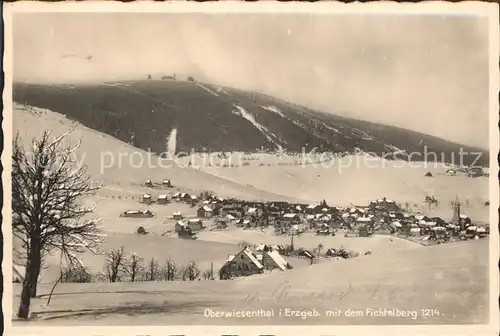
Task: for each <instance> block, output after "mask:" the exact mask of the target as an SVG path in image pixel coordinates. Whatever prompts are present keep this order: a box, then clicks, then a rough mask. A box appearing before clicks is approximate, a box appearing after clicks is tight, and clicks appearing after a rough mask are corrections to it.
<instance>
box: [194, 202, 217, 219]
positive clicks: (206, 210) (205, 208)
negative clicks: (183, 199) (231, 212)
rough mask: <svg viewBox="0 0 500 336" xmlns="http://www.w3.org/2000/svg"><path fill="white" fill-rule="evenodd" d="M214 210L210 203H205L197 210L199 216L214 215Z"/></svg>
mask: <svg viewBox="0 0 500 336" xmlns="http://www.w3.org/2000/svg"><path fill="white" fill-rule="evenodd" d="M213 215H214V212H213V210H212V208H211V207H209V206H208V205H203V206H202V207H201V208H199V209H198V211H197V216H198V217H199V218H211V217H213Z"/></svg>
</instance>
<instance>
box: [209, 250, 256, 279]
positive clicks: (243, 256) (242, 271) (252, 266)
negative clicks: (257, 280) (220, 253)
mask: <svg viewBox="0 0 500 336" xmlns="http://www.w3.org/2000/svg"><path fill="white" fill-rule="evenodd" d="M263 272H264V266H263V265H262V264H261V263H260V262H259V261H258V260H257V256H256V255H254V254H253V253H252V251H251V250H250V249H249V248H248V247H245V248H244V249H242V250H241V251H240V252H239V253H238V254H236V255H229V258H228V260H227V261H226V263H225V264H224V266H222V268H221V269H220V270H219V276H220V279H221V280H227V279H231V278H232V277H238V276H249V275H254V274H259V273H263Z"/></svg>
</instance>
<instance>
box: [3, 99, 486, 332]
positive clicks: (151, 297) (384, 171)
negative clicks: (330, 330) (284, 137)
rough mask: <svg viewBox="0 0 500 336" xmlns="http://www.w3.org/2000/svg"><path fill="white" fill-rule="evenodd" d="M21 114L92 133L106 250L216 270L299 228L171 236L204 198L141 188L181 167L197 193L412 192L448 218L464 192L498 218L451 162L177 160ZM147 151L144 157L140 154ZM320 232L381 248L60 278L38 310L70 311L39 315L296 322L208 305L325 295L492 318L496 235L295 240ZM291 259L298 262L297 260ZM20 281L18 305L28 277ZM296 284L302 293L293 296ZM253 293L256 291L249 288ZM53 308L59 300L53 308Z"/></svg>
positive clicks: (359, 197)
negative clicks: (312, 260) (157, 279)
mask: <svg viewBox="0 0 500 336" xmlns="http://www.w3.org/2000/svg"><path fill="white" fill-rule="evenodd" d="M13 119H14V134H15V133H16V132H19V133H20V135H21V136H22V137H23V139H24V140H25V142H26V143H29V141H30V139H31V138H32V137H34V136H38V135H40V134H41V132H42V131H43V130H44V129H46V128H47V129H51V130H52V133H53V135H54V136H56V135H60V134H62V133H64V132H66V131H67V130H68V129H69V128H70V127H71V126H72V125H73V126H75V127H76V128H75V130H74V131H73V133H72V136H71V138H72V139H73V140H74V141H76V140H77V139H80V138H82V141H83V142H82V146H81V148H80V151H79V152H78V153H77V155H78V157H79V158H81V159H82V162H83V164H85V165H87V166H88V171H89V173H90V174H91V176H92V177H93V178H94V179H96V180H98V181H100V182H101V183H102V185H103V187H102V189H101V190H100V191H99V192H98V194H97V196H96V197H93V198H91V199H88V200H86V202H88V203H90V204H93V205H95V206H96V216H98V217H100V218H101V219H102V223H103V224H102V225H103V230H104V231H105V233H106V237H105V238H104V243H103V245H102V246H101V249H102V250H103V251H106V250H107V249H109V248H116V247H118V246H120V245H123V246H124V247H125V250H126V251H127V252H137V253H138V254H140V255H141V256H143V257H144V258H145V259H148V258H151V257H155V258H157V259H158V260H160V261H164V260H167V259H169V258H171V259H172V260H174V261H176V262H177V263H178V264H181V265H182V264H186V263H188V262H190V261H195V262H197V263H198V265H199V266H200V268H201V269H202V270H205V269H207V268H208V267H210V264H211V263H213V264H214V268H216V269H217V268H218V267H220V265H222V263H223V262H224V260H225V259H226V258H227V255H228V254H233V253H235V252H237V251H238V245H237V244H238V243H239V242H241V241H243V240H244V241H247V242H250V243H253V244H260V243H266V244H289V239H290V238H289V237H284V236H275V235H273V234H272V233H270V232H261V231H259V230H256V231H250V230H247V231H243V230H239V229H230V230H226V231H212V232H210V231H206V232H201V233H200V234H199V239H198V240H196V241H188V240H182V239H179V238H174V237H168V236H161V233H162V232H164V231H167V230H171V229H172V228H173V224H174V222H173V221H172V220H171V219H169V217H170V216H171V215H172V213H173V212H174V211H181V212H183V214H185V215H186V216H195V210H196V208H190V207H189V206H187V205H184V204H178V203H173V204H169V205H152V206H147V207H146V206H145V205H142V204H140V203H139V198H140V197H141V195H142V194H143V193H144V192H151V190H150V189H148V188H146V187H142V186H140V184H141V183H143V182H144V181H145V180H146V179H151V180H153V181H156V182H161V181H162V180H163V179H165V178H168V179H171V181H172V183H173V184H174V186H175V188H173V189H172V190H170V191H168V192H169V193H172V192H174V191H177V190H181V191H187V192H191V191H193V192H196V193H199V192H201V191H204V190H207V191H212V192H214V193H216V194H217V195H219V196H222V197H236V198H242V199H250V200H252V199H253V200H288V201H301V202H306V203H308V202H310V203H316V202H319V201H320V200H322V199H326V200H327V201H328V202H329V203H331V204H339V205H348V204H349V203H352V204H366V203H368V202H369V201H370V200H372V199H376V198H379V197H382V196H386V197H388V198H392V199H395V200H397V202H398V203H401V204H403V205H404V204H405V202H407V203H408V205H409V206H410V207H411V208H413V209H414V210H420V211H422V212H424V213H425V212H430V211H432V212H433V213H437V214H439V215H441V216H443V217H444V218H450V217H451V208H450V207H449V202H450V201H452V200H454V199H455V198H456V197H457V196H458V197H459V198H460V199H461V200H462V201H463V203H464V212H466V213H467V214H468V215H469V216H470V217H471V218H472V220H473V221H474V220H480V221H487V218H488V207H486V206H484V202H485V201H487V200H488V189H487V185H488V181H487V179H486V178H476V179H469V178H467V177H465V176H454V177H451V176H445V175H444V171H445V168H411V167H405V168H395V167H394V166H393V164H392V163H390V162H389V163H387V164H386V166H385V167H384V168H382V167H378V168H368V167H359V168H356V167H353V166H347V165H344V166H346V167H345V169H344V170H342V171H341V172H339V171H338V170H337V169H335V167H333V168H326V167H318V166H317V167H314V166H312V165H308V166H304V167H302V166H294V165H279V164H274V162H276V161H272V160H270V161H266V160H264V161H262V165H261V164H260V163H259V164H249V165H246V166H245V165H243V166H241V167H238V168H235V167H223V168H215V167H207V166H204V167H200V168H199V169H197V168H180V167H178V166H176V165H175V164H172V165H171V166H170V167H165V166H161V165H160V163H159V161H158V159H157V158H155V157H150V159H148V156H147V153H146V152H144V151H141V150H139V149H137V148H134V147H132V146H130V145H128V144H125V143H123V142H120V141H118V140H116V139H114V138H112V137H111V136H108V135H105V134H102V133H99V132H96V131H94V130H91V129H88V128H85V127H83V126H81V125H76V124H74V123H73V122H72V121H70V120H68V119H66V118H65V117H64V116H62V115H59V114H56V113H54V112H50V111H41V110H37V109H31V110H29V111H28V110H27V109H26V108H23V107H20V106H16V110H15V111H14V118H13ZM141 157H142V160H143V161H144V162H143V164H139V163H140V158H141ZM255 157H257V158H258V159H259V160H262V158H270V157H271V156H269V155H267V156H265V155H260V154H259V155H257V154H255ZM148 160H149V162H148ZM344 160H347V159H344ZM248 161H251V160H248ZM163 163H164V162H163ZM391 165H392V166H391ZM427 171H431V172H432V174H433V175H434V176H433V177H424V174H425V173H426V172H427ZM158 193H163V191H161V190H158V191H153V196H154V197H155V196H156V194H158ZM427 195H433V196H435V197H436V198H437V199H438V200H439V201H440V206H439V207H438V208H437V209H432V210H431V209H429V208H427V207H426V206H424V204H423V199H424V197H425V196H427ZM146 208H147V209H151V210H152V211H153V212H154V213H155V217H154V218H150V219H123V218H119V214H120V213H122V212H123V211H125V210H141V209H146ZM138 226H143V227H144V228H146V230H147V231H149V232H151V234H149V235H145V236H140V235H137V234H135V232H136V230H137V227H138ZM320 243H321V244H323V245H324V247H325V248H330V247H333V248H336V247H340V246H344V247H345V248H346V249H352V250H355V251H359V252H364V251H372V252H373V255H372V256H362V257H359V258H355V259H353V260H341V261H332V262H327V261H324V262H320V263H319V264H318V265H312V266H307V267H298V268H297V269H294V270H291V271H288V272H283V273H272V274H265V275H259V276H252V277H249V278H247V279H240V280H234V281H199V282H198V281H195V282H193V283H188V282H169V283H118V284H81V285H80V284H63V285H61V286H60V287H58V289H57V291H56V293H57V295H55V296H54V298H53V303H52V304H51V306H50V307H46V306H45V300H46V297H41V298H38V299H35V302H34V305H33V311H34V312H35V314H40V315H39V317H40V318H43V317H47V318H54V317H57V316H59V317H60V318H55V319H49V320H45V321H39V322H40V323H46V324H52V325H61V324H66V325H68V324H69V325H71V324H79V325H80V324H87V325H126V324H136V325H139V324H157V325H161V324H184V323H186V324H195V323H204V324H231V323H233V324H241V323H245V324H267V323H273V324H279V323H281V324H297V323H304V320H302V319H300V318H298V319H291V318H284V317H277V316H275V317H274V318H272V319H271V320H270V319H267V320H266V319H265V318H255V319H247V320H245V321H243V320H241V319H226V320H224V321H220V320H217V319H207V318H205V317H204V316H203V309H205V308H211V309H224V310H231V309H242V308H248V309H272V308H274V309H275V311H277V309H279V308H304V307H310V308H313V307H315V308H316V309H319V310H321V311H324V310H326V309H333V308H340V309H348V308H351V309H355V308H359V309H361V308H363V309H364V308H365V307H367V306H371V307H375V308H379V307H393V306H396V307H400V308H401V309H403V308H405V309H410V308H411V309H420V308H427V307H429V308H438V309H440V310H441V311H442V313H443V314H444V315H443V316H440V317H435V318H433V319H431V320H426V319H423V318H419V319H417V320H414V321H412V322H411V323H441V324H444V323H451V322H452V321H454V322H457V321H460V323H480V322H483V321H484V317H485V316H486V315H485V314H486V313H487V307H486V300H487V293H488V291H487V283H488V279H487V270H488V267H487V261H488V257H487V256H488V249H487V242H486V240H485V241H480V242H467V243H458V244H450V245H447V246H436V247H428V248H424V247H422V246H420V245H418V244H415V243H412V242H409V241H405V240H400V239H396V238H390V237H387V236H375V237H371V238H345V237H343V235H338V236H335V237H323V236H314V235H312V234H303V235H301V236H299V237H295V241H294V244H295V245H296V246H298V247H304V248H309V249H313V248H315V247H317V246H318V244H320ZM81 258H82V260H83V262H84V264H85V265H86V266H88V267H90V268H91V269H92V271H94V272H98V271H100V270H101V269H102V266H103V263H104V257H103V256H100V255H98V256H94V255H91V254H85V255H83V256H81ZM290 263H291V264H292V265H294V262H293V261H290ZM298 264H300V262H298ZM58 265H59V258H58V257H57V256H53V257H51V258H50V260H49V261H48V266H49V267H48V268H47V270H44V271H43V273H42V284H41V288H40V293H42V295H43V294H46V293H47V292H48V291H50V287H51V283H52V282H53V281H54V279H55V278H57V276H58V275H59V266H58ZM283 284H287V285H286V286H290V290H289V292H288V293H289V294H288V299H286V298H283V295H282V298H281V299H277V298H276V295H275V294H276V290H277V288H282V287H280V286H283ZM14 289H15V291H14V296H15V300H14V307H16V305H17V303H18V301H17V295H18V294H19V288H18V287H15V288H14ZM278 290H279V289H278ZM346 291H347V292H346ZM273 292H274V293H275V294H272V293H273ZM90 293H92V294H91V295H90ZM311 293H316V294H311ZM318 293H319V294H318ZM332 293H334V294H332ZM335 293H336V294H335ZM339 293H344V294H346V295H344V296H345V298H342V299H339V295H340V294H339ZM415 293H416V294H415ZM315 295H316V296H315ZM292 296H297V297H296V298H295V299H291V297H292ZM248 297H251V298H254V299H252V300H250V301H248V300H245V298H248ZM408 297H410V298H413V299H408ZM255 298H257V299H255ZM471 307H473V308H472V310H471ZM44 311H59V312H58V313H48V314H47V315H44V314H43V313H42V312H44ZM69 311H74V312H73V313H71V312H69ZM65 315H67V316H66V317H64V316H65ZM131 315H132V316H134V318H133V319H131V318H130V316H131ZM307 322H310V323H321V324H347V323H356V324H359V323H361V324H377V323H379V324H383V323H401V324H404V323H410V322H409V321H408V320H406V319H399V320H389V319H388V318H371V319H365V320H361V319H359V318H347V317H336V318H333V317H325V316H323V317H321V318H317V319H316V320H314V321H307ZM457 323H458V322H457Z"/></svg>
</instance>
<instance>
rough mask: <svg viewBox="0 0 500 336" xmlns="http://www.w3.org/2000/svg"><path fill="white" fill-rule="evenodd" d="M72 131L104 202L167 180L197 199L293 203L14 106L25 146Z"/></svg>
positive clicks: (45, 112) (50, 113) (55, 117)
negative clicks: (207, 194)
mask: <svg viewBox="0 0 500 336" xmlns="http://www.w3.org/2000/svg"><path fill="white" fill-rule="evenodd" d="M73 127H74V129H73V131H72V133H71V135H70V138H71V140H72V142H74V143H76V141H78V140H80V139H81V140H82V143H81V146H80V148H79V150H78V151H77V152H76V153H75V155H76V158H77V159H78V160H79V162H81V163H82V164H84V165H86V166H87V170H88V173H89V174H90V176H91V177H92V178H93V179H94V180H96V181H98V182H100V183H101V184H103V185H104V188H103V189H101V191H100V192H101V193H102V194H105V195H106V196H108V197H110V196H112V195H114V196H117V195H129V196H134V195H135V196H140V195H141V194H142V193H144V192H146V191H148V190H149V189H148V188H146V187H144V186H142V187H141V186H140V185H141V184H143V183H144V182H145V181H146V179H151V180H152V181H157V182H161V181H162V180H163V179H171V181H172V183H173V184H174V186H179V190H182V191H190V192H194V193H196V194H198V193H199V192H201V191H205V190H206V191H212V192H214V193H216V194H217V195H220V196H221V197H238V198H241V199H248V200H288V201H296V199H294V198H292V197H287V196H285V195H276V194H272V193H268V192H265V191H263V190H258V189H255V188H253V187H250V186H247V185H241V184H238V183H235V182H231V181H228V180H225V179H223V178H219V177H215V176H213V175H210V174H207V173H205V172H202V171H199V170H195V169H185V168H182V167H179V166H177V165H176V164H173V163H171V162H165V160H159V158H157V157H155V156H150V155H148V153H147V152H145V151H142V150H138V149H137V148H135V147H132V146H130V145H128V144H126V143H124V142H122V141H119V140H118V139H115V138H113V137H111V136H108V135H106V134H103V133H100V132H96V131H95V130H93V129H90V128H88V127H85V126H83V125H81V124H79V123H75V122H72V121H71V120H69V119H67V118H66V117H65V116H63V115H61V114H59V113H55V112H53V111H50V110H43V109H39V108H32V107H29V106H21V105H18V104H16V105H15V106H14V112H13V134H16V133H19V135H20V137H21V139H22V141H23V143H24V144H25V145H27V146H29V143H30V141H31V139H32V138H34V137H39V136H40V135H41V134H42V132H43V131H44V130H46V129H47V130H50V131H51V132H52V135H53V136H59V135H61V134H63V133H66V132H68V131H69V130H70V129H72V128H73ZM134 156H135V159H134ZM138 158H139V160H142V163H143V164H140V165H139V163H141V162H140V161H139V160H138ZM175 189H177V188H175ZM149 191H150V190H149Z"/></svg>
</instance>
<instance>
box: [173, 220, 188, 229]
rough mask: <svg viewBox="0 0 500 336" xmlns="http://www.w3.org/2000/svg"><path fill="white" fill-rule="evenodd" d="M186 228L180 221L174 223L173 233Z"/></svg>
mask: <svg viewBox="0 0 500 336" xmlns="http://www.w3.org/2000/svg"><path fill="white" fill-rule="evenodd" d="M186 228H187V225H186V223H184V222H182V221H178V222H177V223H175V232H181V231H182V230H185V229H186Z"/></svg>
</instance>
